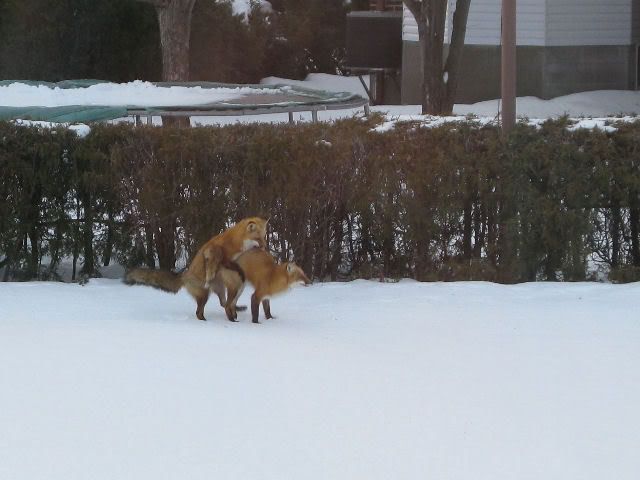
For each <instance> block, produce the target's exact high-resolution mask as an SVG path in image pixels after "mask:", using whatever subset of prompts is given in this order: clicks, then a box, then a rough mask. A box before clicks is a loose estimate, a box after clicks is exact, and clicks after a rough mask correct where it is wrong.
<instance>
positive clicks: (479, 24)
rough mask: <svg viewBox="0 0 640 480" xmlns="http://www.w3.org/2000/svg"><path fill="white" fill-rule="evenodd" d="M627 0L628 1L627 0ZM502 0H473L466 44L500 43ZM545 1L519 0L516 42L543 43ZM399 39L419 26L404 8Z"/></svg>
mask: <svg viewBox="0 0 640 480" xmlns="http://www.w3.org/2000/svg"><path fill="white" fill-rule="evenodd" d="M627 1H628V0H627ZM455 4H456V2H455V0H448V5H449V9H448V12H453V11H454V10H455ZM500 8H501V0H472V2H471V6H470V8H469V17H468V19H467V33H466V37H465V43H467V44H469V45H500ZM545 11H546V4H545V0H518V11H517V19H516V21H517V25H516V29H517V42H518V45H544V41H545V23H544V22H545ZM403 13H404V15H403V16H404V18H403V28H402V39H403V40H405V41H413V42H417V41H418V25H417V24H416V20H415V18H413V15H412V14H411V12H409V10H407V9H406V8H405V9H404V11H403ZM452 20H453V15H452V14H451V13H448V14H447V22H446V27H447V28H446V35H447V37H450V35H451V32H450V30H451V23H452Z"/></svg>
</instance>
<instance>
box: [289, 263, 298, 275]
mask: <svg viewBox="0 0 640 480" xmlns="http://www.w3.org/2000/svg"><path fill="white" fill-rule="evenodd" d="M295 269H296V264H295V263H291V262H289V263H287V272H289V273H293V272H294V270H295Z"/></svg>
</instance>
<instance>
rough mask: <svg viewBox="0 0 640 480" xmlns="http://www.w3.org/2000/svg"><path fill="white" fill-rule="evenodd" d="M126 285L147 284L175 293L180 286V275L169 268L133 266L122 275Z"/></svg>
mask: <svg viewBox="0 0 640 480" xmlns="http://www.w3.org/2000/svg"><path fill="white" fill-rule="evenodd" d="M123 281H124V283H126V284H127V285H136V284H138V285H148V286H150V287H154V288H158V289H160V290H163V291H165V292H169V293H177V292H178V290H180V289H181V288H182V275H181V274H180V273H175V272H171V271H169V270H153V269H150V268H135V269H133V270H130V271H129V272H127V274H126V275H125V277H124V280H123Z"/></svg>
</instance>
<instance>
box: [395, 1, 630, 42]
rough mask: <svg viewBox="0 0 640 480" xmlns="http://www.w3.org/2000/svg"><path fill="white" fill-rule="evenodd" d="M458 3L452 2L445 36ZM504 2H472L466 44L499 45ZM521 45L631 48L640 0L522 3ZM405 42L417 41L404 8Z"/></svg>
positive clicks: (519, 13) (414, 26)
mask: <svg viewBox="0 0 640 480" xmlns="http://www.w3.org/2000/svg"><path fill="white" fill-rule="evenodd" d="M454 6H455V0H449V12H450V13H448V14H447V34H448V35H450V27H451V21H452V17H453V15H451V12H452V11H453V8H454ZM500 9H501V0H472V1H471V8H470V10H469V19H468V21H467V34H466V39H465V43H466V44H468V45H500V30H501V29H500ZM517 22H518V23H517V42H518V45H522V46H544V45H548V46H570V45H577V46H579V45H630V44H631V43H636V42H640V0H518V11H517ZM402 38H403V40H407V41H414V42H417V41H418V27H417V25H416V21H415V19H414V18H413V15H411V13H410V12H409V11H408V10H407V9H406V8H405V9H404V20H403V35H402Z"/></svg>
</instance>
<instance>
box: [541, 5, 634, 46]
mask: <svg viewBox="0 0 640 480" xmlns="http://www.w3.org/2000/svg"><path fill="white" fill-rule="evenodd" d="M631 4H632V0H547V41H546V45H549V46H568V45H630V44H631V25H632V21H631V19H632V9H631Z"/></svg>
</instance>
